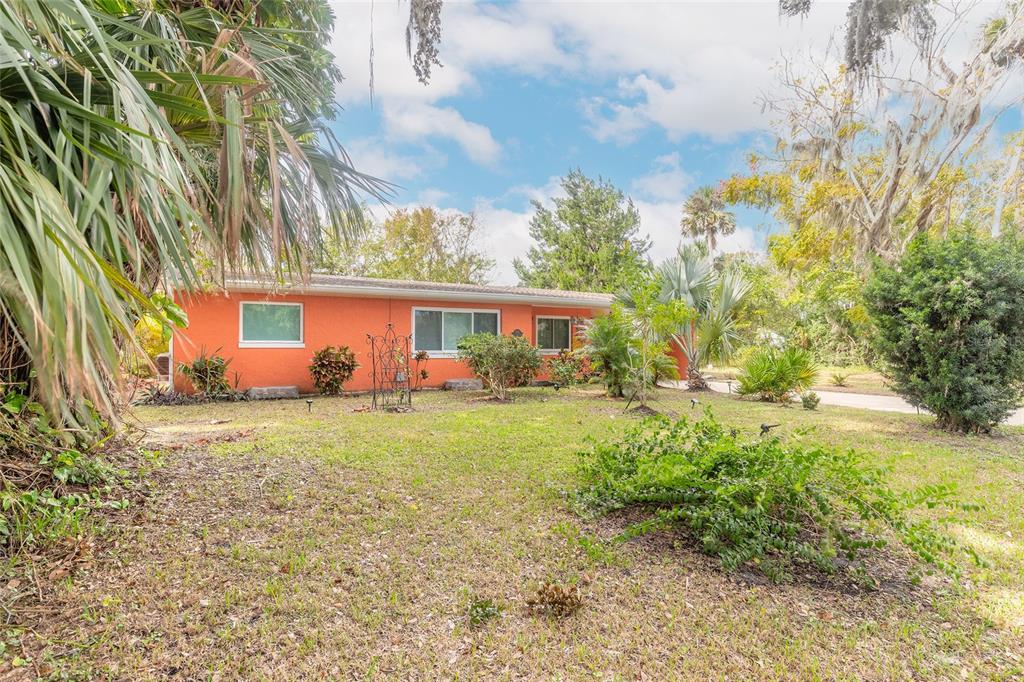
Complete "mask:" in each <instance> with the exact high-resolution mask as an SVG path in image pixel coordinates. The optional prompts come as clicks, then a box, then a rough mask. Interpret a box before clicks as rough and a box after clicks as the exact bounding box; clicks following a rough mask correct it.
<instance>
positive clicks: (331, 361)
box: [309, 346, 359, 395]
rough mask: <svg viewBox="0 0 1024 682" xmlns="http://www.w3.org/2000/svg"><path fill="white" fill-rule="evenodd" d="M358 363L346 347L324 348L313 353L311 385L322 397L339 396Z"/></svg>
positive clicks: (310, 369)
mask: <svg viewBox="0 0 1024 682" xmlns="http://www.w3.org/2000/svg"><path fill="white" fill-rule="evenodd" d="M357 367H359V363H358V362H357V361H356V354H355V353H353V352H352V350H351V349H350V348H349V347H348V346H324V347H323V348H321V349H320V350H318V351H316V352H315V353H313V362H311V363H310V365H309V373H310V374H311V375H313V385H314V386H316V390H317V391H319V392H320V393H321V394H323V395H341V394H342V393H344V392H345V389H344V384H345V382H347V381H349V380H350V379H351V378H352V375H353V374H354V373H355V371H356V368H357Z"/></svg>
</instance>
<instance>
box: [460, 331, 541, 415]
mask: <svg viewBox="0 0 1024 682" xmlns="http://www.w3.org/2000/svg"><path fill="white" fill-rule="evenodd" d="M458 357H459V359H460V360H462V361H463V362H465V363H466V364H467V365H469V368H470V369H471V370H472V371H473V373H474V374H476V375H477V376H478V377H480V379H481V380H483V382H484V386H486V387H487V389H488V390H489V391H490V392H491V394H492V395H493V396H494V397H495V398H497V399H498V400H508V397H509V390H510V389H512V388H515V387H516V386H525V385H526V384H528V383H530V382H531V381H532V380H533V378H534V377H535V376H536V375H537V372H538V371H540V367H541V360H540V353H538V352H537V349H536V348H534V347H533V346H532V345H531V344H530V342H529V341H527V340H526V339H524V338H521V337H518V336H503V335H494V334H489V333H482V334H470V335H469V336H466V337H464V338H463V339H462V340H461V341H459V355H458Z"/></svg>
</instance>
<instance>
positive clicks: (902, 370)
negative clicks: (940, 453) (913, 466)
mask: <svg viewBox="0 0 1024 682" xmlns="http://www.w3.org/2000/svg"><path fill="white" fill-rule="evenodd" d="M1022 291H1024V242H1021V240H1020V239H1019V238H1017V237H1014V236H1013V235H1007V236H1005V237H1004V238H1002V239H998V240H996V239H987V238H981V237H978V236H976V235H975V234H973V233H971V232H960V233H955V234H953V235H951V236H949V237H948V238H946V239H937V238H931V237H928V236H924V237H921V238H919V239H917V240H915V241H914V243H913V244H911V246H910V248H909V249H908V251H907V253H906V254H905V255H904V256H903V258H902V259H900V261H899V263H897V264H895V265H892V266H887V265H883V264H879V265H878V267H877V268H875V269H874V270H873V273H872V276H871V279H870V280H869V282H868V284H867V286H866V287H865V291H864V296H865V299H866V301H867V305H868V311H869V312H870V314H871V317H872V319H873V320H874V322H875V326H876V328H877V334H876V335H875V341H874V345H875V349H876V350H877V352H878V354H879V355H880V356H881V357H882V358H884V359H885V361H886V364H887V366H888V374H889V375H890V378H891V380H892V386H893V388H894V389H895V391H896V392H897V393H899V394H900V395H902V396H903V397H904V398H906V399H907V401H908V402H910V403H911V404H913V405H918V406H921V407H924V408H927V409H928V410H929V411H930V412H932V413H934V414H935V416H936V419H937V421H938V425H939V426H940V427H942V428H944V429H947V430H949V431H963V432H988V431H991V429H992V427H993V426H994V425H996V424H998V423H999V422H1001V421H1002V420H1004V419H1006V417H1007V416H1008V415H1009V414H1010V413H1011V412H1012V411H1013V410H1014V409H1016V407H1017V405H1018V403H1019V402H1020V400H1021V398H1022V397H1024V296H1021V292H1022Z"/></svg>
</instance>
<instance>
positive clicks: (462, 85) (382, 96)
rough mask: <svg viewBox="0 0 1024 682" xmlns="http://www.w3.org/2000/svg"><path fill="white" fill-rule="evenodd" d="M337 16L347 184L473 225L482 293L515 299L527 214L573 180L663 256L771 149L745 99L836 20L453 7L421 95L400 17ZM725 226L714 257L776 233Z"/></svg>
mask: <svg viewBox="0 0 1024 682" xmlns="http://www.w3.org/2000/svg"><path fill="white" fill-rule="evenodd" d="M334 9H335V13H336V15H337V26H338V30H337V32H336V38H335V41H334V52H335V55H336V58H337V60H338V63H339V65H340V66H341V68H342V71H343V73H344V74H345V75H346V81H345V82H344V83H343V84H342V85H341V86H340V88H339V91H338V97H339V103H340V104H341V105H342V107H343V111H342V112H341V114H340V116H339V117H338V119H337V120H336V121H335V122H334V128H335V131H336V133H337V134H338V137H339V139H340V140H341V141H342V142H343V144H345V145H346V147H347V148H348V150H349V152H350V153H351V154H352V156H353V159H354V161H355V162H356V165H357V167H359V168H360V169H361V170H364V171H366V172H370V173H373V174H375V175H377V176H379V177H383V178H385V179H387V180H390V181H392V182H394V183H396V184H397V185H399V186H400V189H399V190H398V193H397V195H396V197H395V199H394V204H395V205H398V206H406V205H420V204H428V205H433V206H436V207H438V208H442V209H457V210H461V211H475V212H476V214H477V217H478V221H479V223H480V225H481V227H482V228H483V231H482V235H481V241H480V246H481V248H483V249H484V250H486V251H487V252H488V253H489V254H490V255H491V256H492V257H493V258H495V259H496V261H497V267H496V269H495V271H494V273H493V280H494V281H495V282H497V283H514V282H515V275H514V273H513V271H512V267H511V262H512V259H513V258H514V257H516V256H521V255H523V254H524V253H525V251H526V249H527V248H528V247H529V244H530V240H529V237H528V233H527V226H528V222H529V218H530V215H531V213H532V211H531V209H530V204H529V202H530V200H531V199H537V200H540V201H549V200H550V198H551V197H552V196H553V195H555V194H557V192H558V178H559V177H560V176H562V175H564V174H565V173H566V172H568V171H569V170H570V169H572V168H575V167H579V168H580V169H582V170H583V171H584V172H585V173H587V174H588V175H594V176H596V175H601V176H604V177H606V178H608V179H610V180H611V181H613V182H614V183H615V184H616V185H617V186H619V187H620V188H622V189H623V190H624V191H625V192H627V193H628V194H629V195H630V196H631V197H632V198H633V200H634V201H635V203H636V204H637V206H638V208H639V209H640V213H641V229H642V230H643V231H644V232H647V233H648V234H649V235H650V236H651V238H652V239H653V241H654V244H655V248H654V249H653V250H652V256H653V257H654V258H655V260H659V259H660V258H663V257H666V256H668V255H670V254H671V252H672V251H673V250H674V247H675V245H676V244H677V243H678V241H679V228H678V222H679V214H680V208H681V205H682V202H683V200H684V199H685V197H686V195H687V194H688V193H689V192H690V191H692V190H693V189H694V188H696V187H698V186H699V185H702V184H714V183H717V182H718V181H719V180H722V179H724V178H726V177H728V176H729V175H731V174H733V173H737V172H742V171H743V170H744V169H745V167H746V156H747V154H748V153H749V152H750V151H752V150H755V149H763V148H765V147H767V146H768V145H770V144H771V140H772V138H771V135H770V124H771V121H770V120H769V118H768V116H767V115H765V114H764V113H763V112H762V110H761V107H760V105H759V104H758V101H757V100H758V97H759V95H760V94H761V93H764V92H771V91H772V90H773V88H775V87H776V85H775V83H776V76H775V73H774V70H773V69H774V68H775V66H776V65H777V64H778V62H779V60H780V59H781V58H782V57H783V56H786V57H787V58H791V59H798V60H799V59H810V58H814V59H825V58H826V51H827V49H828V45H829V40H830V38H831V37H832V35H833V33H834V32H835V31H837V30H838V29H839V28H840V27H841V25H842V23H843V19H844V15H845V11H846V6H845V3H842V2H832V3H830V2H822V1H819V2H818V3H816V6H815V9H814V10H813V11H812V13H811V14H810V15H809V16H808V17H807V18H805V19H803V20H784V19H780V18H779V16H778V11H777V4H776V2H775V1H774V0H771V1H767V2H735V3H734V2H717V3H710V2H704V3H699V2H674V3H611V2H587V3H581V2H561V3H554V2H544V3H541V2H529V3H524V2H504V3H468V2H464V3H459V2H451V1H449V2H446V3H445V9H444V14H443V41H442V45H441V61H442V62H443V64H444V67H443V68H441V69H438V70H437V71H436V73H435V74H434V77H433V78H432V80H431V82H430V84H429V85H427V86H423V85H421V84H420V83H418V82H417V81H416V79H415V76H414V74H413V72H412V68H411V66H410V64H409V61H408V58H407V56H406V53H405V45H404V28H405V18H406V16H407V11H408V5H407V4H405V3H397V2H393V1H391V0H377V1H376V3H373V4H371V3H369V2H351V3H350V2H337V3H334ZM371 18H372V30H371ZM371 35H372V42H373V47H374V54H375V59H374V86H375V87H374V97H373V100H372V102H371V99H370V91H369V80H370V74H369V68H368V63H369V51H370V43H371ZM385 212H386V209H377V210H375V213H376V214H377V215H378V216H382V215H383V214H384V213H385ZM736 212H737V222H738V224H739V229H738V230H737V233H736V234H735V235H734V236H732V237H730V238H728V239H726V240H725V242H724V248H726V249H729V250H742V249H761V248H763V247H764V242H765V238H766V235H767V234H768V233H769V232H770V231H771V230H773V229H777V226H775V225H774V223H773V221H772V220H771V218H770V217H769V216H766V215H764V214H761V213H759V212H757V211H752V210H745V209H737V211H736Z"/></svg>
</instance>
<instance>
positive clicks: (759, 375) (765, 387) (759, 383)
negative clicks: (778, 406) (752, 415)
mask: <svg viewBox="0 0 1024 682" xmlns="http://www.w3.org/2000/svg"><path fill="white" fill-rule="evenodd" d="M817 375H818V369H817V366H816V364H815V362H814V358H813V357H812V356H811V353H810V352H809V351H806V350H804V349H802V348H796V347H794V346H790V347H789V348H786V349H785V350H781V351H780V350H776V349H775V348H772V347H771V346H764V347H762V348H758V349H757V350H756V351H754V352H753V353H751V354H750V357H749V358H747V362H746V364H744V365H743V369H742V371H741V372H740V374H739V376H738V377H737V380H738V381H739V386H738V388H737V391H738V392H739V394H740V395H756V396H757V397H758V398H759V399H760V400H767V401H768V402H773V403H783V404H788V403H789V401H790V399H791V398H792V397H793V394H794V393H797V392H799V391H803V390H805V389H808V388H810V386H811V384H813V383H814V380H815V379H816V378H817Z"/></svg>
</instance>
